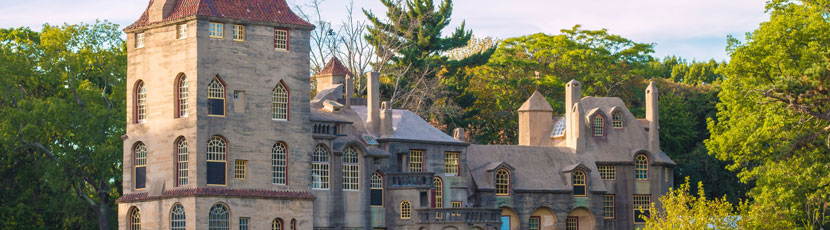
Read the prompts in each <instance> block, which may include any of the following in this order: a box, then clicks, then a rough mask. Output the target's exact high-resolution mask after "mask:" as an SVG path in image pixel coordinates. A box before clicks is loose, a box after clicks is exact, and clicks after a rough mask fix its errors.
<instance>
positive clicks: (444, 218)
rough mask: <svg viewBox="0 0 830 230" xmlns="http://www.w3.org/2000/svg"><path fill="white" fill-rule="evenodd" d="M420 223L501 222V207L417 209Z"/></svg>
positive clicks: (495, 223)
mask: <svg viewBox="0 0 830 230" xmlns="http://www.w3.org/2000/svg"><path fill="white" fill-rule="evenodd" d="M415 212H416V213H417V217H418V219H417V220H418V223H424V224H432V223H456V222H457V223H471V224H477V223H480V224H494V225H497V224H499V223H501V209H489V208H428V209H416V210H415Z"/></svg>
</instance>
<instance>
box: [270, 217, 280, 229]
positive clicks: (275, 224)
mask: <svg viewBox="0 0 830 230" xmlns="http://www.w3.org/2000/svg"><path fill="white" fill-rule="evenodd" d="M271 230H283V228H282V219H280V218H275V219H274V221H271Z"/></svg>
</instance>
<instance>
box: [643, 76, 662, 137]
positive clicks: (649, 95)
mask: <svg viewBox="0 0 830 230" xmlns="http://www.w3.org/2000/svg"><path fill="white" fill-rule="evenodd" d="M657 103H658V101H657V86H655V85H654V82H650V83H648V87H646V120H648V150H649V151H651V153H653V154H657V153H659V152H660V116H659V115H658V113H657Z"/></svg>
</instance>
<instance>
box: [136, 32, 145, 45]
mask: <svg viewBox="0 0 830 230" xmlns="http://www.w3.org/2000/svg"><path fill="white" fill-rule="evenodd" d="M143 47H144V33H137V34H135V48H143Z"/></svg>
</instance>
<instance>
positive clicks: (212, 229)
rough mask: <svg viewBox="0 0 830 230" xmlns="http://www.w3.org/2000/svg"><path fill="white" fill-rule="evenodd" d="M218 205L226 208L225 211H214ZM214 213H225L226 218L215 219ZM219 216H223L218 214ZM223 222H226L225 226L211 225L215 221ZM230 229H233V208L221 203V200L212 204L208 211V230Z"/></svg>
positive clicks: (217, 222)
mask: <svg viewBox="0 0 830 230" xmlns="http://www.w3.org/2000/svg"><path fill="white" fill-rule="evenodd" d="M217 207H221V208H222V209H224V212H225V213H214V211H213V210H215V209H216V208H217ZM214 215H224V220H222V219H215V218H216V217H215V216H214ZM218 217H219V218H222V216H218ZM221 222H225V224H224V226H211V224H214V223H216V224H221ZM230 229H231V208H230V207H228V205H227V204H225V203H221V202H219V203H215V204H213V205H212V206H210V210H209V212H208V230H230Z"/></svg>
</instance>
